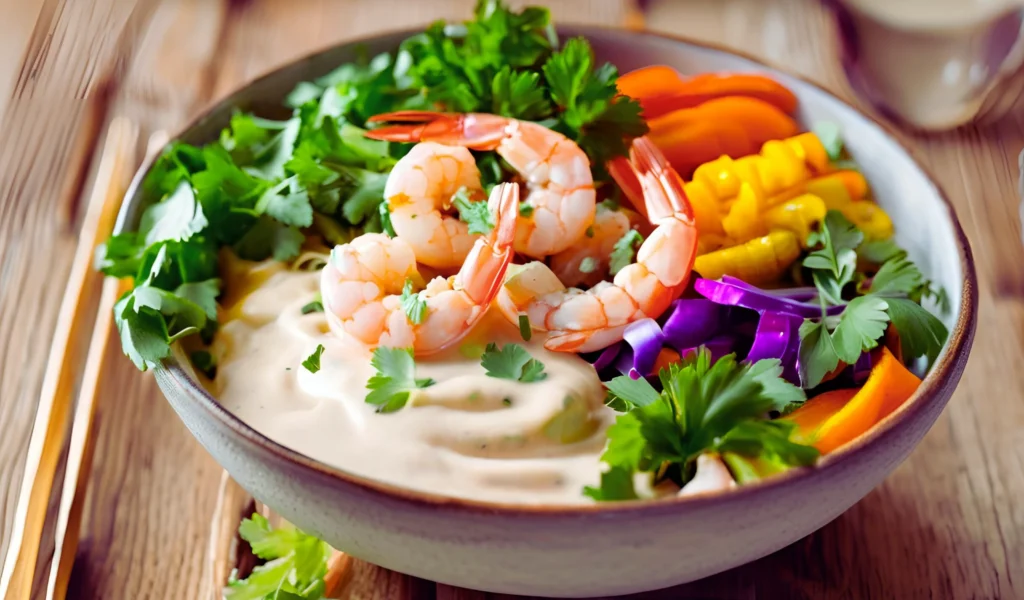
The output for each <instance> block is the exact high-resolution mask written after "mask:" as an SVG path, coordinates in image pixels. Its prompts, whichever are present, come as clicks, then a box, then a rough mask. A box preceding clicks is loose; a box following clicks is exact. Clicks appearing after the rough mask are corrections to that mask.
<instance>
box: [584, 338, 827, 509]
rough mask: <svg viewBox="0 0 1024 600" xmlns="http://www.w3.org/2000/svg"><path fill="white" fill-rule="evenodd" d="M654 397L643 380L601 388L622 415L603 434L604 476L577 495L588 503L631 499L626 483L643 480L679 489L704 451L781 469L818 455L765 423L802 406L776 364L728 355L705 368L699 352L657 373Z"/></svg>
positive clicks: (778, 425)
mask: <svg viewBox="0 0 1024 600" xmlns="http://www.w3.org/2000/svg"><path fill="white" fill-rule="evenodd" d="M659 379H660V382H661V387H662V390H661V391H660V392H659V391H657V390H656V389H655V388H654V387H653V386H652V385H651V384H650V383H648V382H647V381H646V380H643V379H640V380H631V379H630V378H629V377H627V376H621V377H617V378H615V379H613V380H612V381H610V382H609V383H608V384H607V386H608V390H609V395H610V397H611V398H612V399H613V400H615V401H617V402H618V403H619V404H620V406H625V407H626V408H627V410H628V412H626V413H625V414H621V415H619V416H618V417H617V418H616V420H615V423H614V424H613V425H612V426H611V427H609V429H608V446H607V447H606V449H605V451H604V453H603V454H602V455H601V460H602V462H604V463H606V464H607V465H608V469H607V470H606V471H605V472H604V473H603V474H602V476H601V483H600V485H599V486H597V487H587V488H586V489H585V490H584V493H585V494H586V495H587V496H590V497H591V498H594V499H595V500H601V501H605V500H628V499H632V498H636V497H637V494H636V489H635V487H634V484H633V477H634V474H636V473H649V474H650V476H651V477H653V478H654V479H655V480H656V481H661V480H665V479H670V480H672V481H674V482H675V483H676V484H678V485H680V486H682V485H685V484H686V482H687V481H689V480H690V479H691V478H692V477H693V475H694V472H695V468H696V467H695V464H696V460H697V457H698V456H700V455H701V454H703V453H705V452H717V453H731V454H737V455H740V456H745V457H750V458H758V459H763V460H767V461H771V462H773V463H776V464H779V465H782V466H783V467H788V466H796V465H809V464H812V463H814V461H815V460H817V458H818V451H817V450H815V449H814V448H813V447H810V446H804V445H802V444H798V443H796V442H793V441H791V439H790V436H791V434H792V433H793V426H792V425H791V424H787V423H784V422H782V421H768V420H766V418H765V416H766V415H767V414H768V413H769V412H771V411H773V410H780V409H782V408H784V406H785V405H787V404H789V403H791V402H794V401H797V402H800V401H803V399H804V394H803V391H802V390H801V389H800V388H798V387H797V386H794V385H793V384H791V383H789V382H787V381H786V380H785V379H783V378H782V367H781V365H780V364H779V361H778V360H762V361H758V362H757V363H755V364H753V365H750V364H746V363H739V362H737V361H736V358H735V356H734V355H731V354H730V355H728V356H724V357H722V358H720V359H718V360H717V361H713V360H712V357H711V352H710V351H708V349H707V348H704V347H701V348H700V349H699V350H698V351H697V352H696V353H694V354H691V355H688V356H687V357H686V358H684V360H683V361H682V362H680V363H674V364H672V365H669V366H668V367H666V368H664V369H662V370H661V372H660V373H659Z"/></svg>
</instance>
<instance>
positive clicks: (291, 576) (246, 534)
mask: <svg viewBox="0 0 1024 600" xmlns="http://www.w3.org/2000/svg"><path fill="white" fill-rule="evenodd" d="M238 534H239V536H241V538H242V539H243V540H245V541H246V542H248V543H249V546H250V547H251V548H252V552H253V554H255V555H256V556H258V557H259V558H262V559H263V560H265V561H267V562H266V563H265V564H262V565H258V566H256V567H254V568H253V570H252V573H250V574H249V576H248V577H246V578H245V579H235V578H234V576H232V578H231V580H230V581H229V582H228V586H227V587H226V588H224V596H223V597H224V599H225V600H268V599H271V600H284V599H285V598H290V599H298V600H303V599H305V600H317V599H319V598H322V597H323V593H324V585H325V584H324V576H325V575H326V574H327V561H328V560H329V559H330V556H331V548H330V546H328V545H327V544H326V543H324V542H323V541H321V540H319V539H317V538H315V537H313V536H311V535H309V534H306V533H303V532H301V531H299V530H297V529H273V528H271V527H270V523H269V522H268V521H267V519H266V518H265V517H263V516H262V515H260V514H258V513H254V514H253V515H252V518H249V519H245V520H243V521H242V523H241V524H240V525H239V527H238Z"/></svg>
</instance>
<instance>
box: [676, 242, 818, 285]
mask: <svg viewBox="0 0 1024 600" xmlns="http://www.w3.org/2000/svg"><path fill="white" fill-rule="evenodd" d="M799 256H800V244H799V242H797V240H796V235H794V234H793V232H791V231H773V232H771V233H769V234H768V235H766V236H764V237H760V238H756V239H753V240H750V241H749V242H746V243H745V244H740V245H738V246H732V247H730V248H723V249H721V250H716V251H714V252H709V253H707V254H704V255H702V256H698V257H697V259H696V261H695V262H694V265H693V269H694V270H695V271H697V273H699V274H700V276H701V277H704V278H706V279H718V278H719V277H721V276H722V275H732V276H733V277H739V278H740V279H742V280H743V281H746V282H749V283H752V284H755V285H757V284H762V283H770V282H772V281H774V280H776V279H778V278H779V277H780V276H781V275H782V274H783V273H785V271H786V269H787V268H788V267H789V266H790V265H791V264H793V262H794V261H796V259H797V258H798V257H799Z"/></svg>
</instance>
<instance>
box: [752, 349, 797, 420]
mask: <svg viewBox="0 0 1024 600" xmlns="http://www.w3.org/2000/svg"><path fill="white" fill-rule="evenodd" d="M782 372H783V368H782V361H780V360H779V359H777V358H766V359H762V360H759V361H757V362H756V363H754V364H753V365H752V366H751V367H750V373H751V375H752V376H753V377H754V378H755V379H757V381H758V383H760V384H761V387H763V388H764V393H765V394H767V395H768V396H769V397H770V398H772V399H773V400H774V401H775V405H774V406H772V409H771V410H774V411H778V412H781V413H785V412H789V411H791V410H793V409H794V408H796V407H797V406H799V405H801V404H803V403H804V402H806V401H807V394H805V393H804V390H803V388H801V387H800V386H798V385H793V384H792V383H790V382H789V381H786V380H785V379H784V378H783V377H782Z"/></svg>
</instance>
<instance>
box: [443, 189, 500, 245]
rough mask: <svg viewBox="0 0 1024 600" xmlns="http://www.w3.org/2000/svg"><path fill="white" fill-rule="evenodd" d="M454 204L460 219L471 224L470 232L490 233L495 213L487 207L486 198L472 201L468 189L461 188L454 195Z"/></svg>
mask: <svg viewBox="0 0 1024 600" xmlns="http://www.w3.org/2000/svg"><path fill="white" fill-rule="evenodd" d="M452 204H454V205H455V208H457V209H458V211H459V219H460V220H462V221H463V222H465V223H468V224H469V232H470V233H482V234H485V235H486V234H488V233H490V232H491V230H492V229H494V215H492V214H491V211H490V209H489V208H487V202H486V201H485V200H479V201H475V202H474V201H472V200H470V199H469V194H468V193H467V192H466V189H465V188H463V189H460V190H459V191H458V192H457V193H456V194H455V196H453V197H452Z"/></svg>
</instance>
